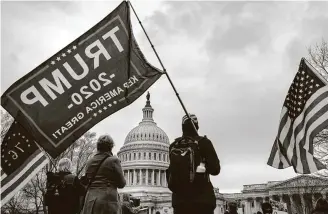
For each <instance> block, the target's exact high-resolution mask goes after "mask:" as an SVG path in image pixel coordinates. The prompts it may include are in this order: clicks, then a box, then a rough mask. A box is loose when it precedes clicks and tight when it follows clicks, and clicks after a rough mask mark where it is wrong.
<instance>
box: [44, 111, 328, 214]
mask: <svg viewBox="0 0 328 214" xmlns="http://www.w3.org/2000/svg"><path fill="white" fill-rule="evenodd" d="M198 129H199V124H198V119H197V117H196V116H195V115H193V114H191V115H188V116H187V115H186V116H184V117H183V118H182V136H181V137H179V138H177V139H175V141H174V142H173V143H172V144H171V145H170V147H169V154H170V155H169V157H170V165H169V168H168V169H167V171H166V179H167V183H168V188H169V189H170V190H171V191H172V207H173V210H174V214H213V213H214V209H215V207H216V197H215V193H214V189H213V186H212V183H211V181H210V177H209V175H218V174H219V173H220V170H221V166H220V161H219V158H218V156H217V153H216V151H215V149H214V147H213V144H212V142H211V141H210V140H209V139H208V138H207V137H206V136H199V135H198ZM113 147H114V141H113V139H112V138H111V137H110V136H109V135H103V136H100V137H99V139H98V141H97V153H96V154H95V155H94V156H93V157H92V158H91V159H90V160H88V163H87V165H86V172H85V175H84V176H83V177H82V178H81V179H79V178H78V177H77V176H75V175H73V174H72V173H71V168H72V163H71V161H70V159H67V158H63V159H61V160H60V161H59V163H58V171H59V172H57V173H52V172H49V173H48V174H47V192H46V195H45V202H46V205H47V207H48V213H49V214H78V213H81V214H121V213H122V214H132V213H139V211H140V210H141V209H140V208H141V207H140V204H137V205H136V204H134V203H133V201H132V200H131V196H130V195H128V194H123V197H122V199H121V198H120V196H119V194H118V188H124V187H125V185H126V181H125V178H124V175H123V171H122V167H121V162H120V160H119V159H118V157H117V156H114V155H113V153H112V149H113ZM327 204H328V203H327V201H326V200H325V199H322V198H321V199H319V200H318V201H317V204H316V207H315V209H314V211H313V214H328V208H327V207H328V205H327ZM237 209H238V206H237V203H229V205H228V210H227V211H226V212H225V214H237ZM272 213H273V210H272V206H271V204H270V203H269V201H265V202H264V203H263V204H262V212H258V213H257V214H272Z"/></svg>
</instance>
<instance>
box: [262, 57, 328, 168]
mask: <svg viewBox="0 0 328 214" xmlns="http://www.w3.org/2000/svg"><path fill="white" fill-rule="evenodd" d="M327 127H328V85H327V80H325V79H324V78H323V77H322V76H321V75H320V74H319V73H318V72H317V71H316V70H315V69H314V68H313V67H312V66H311V65H310V63H308V62H307V61H306V60H305V59H304V58H302V60H301V62H300V66H299V70H298V72H297V74H296V76H295V78H294V80H293V83H292V84H291V86H290V88H289V90H288V94H287V96H286V99H285V101H284V104H283V107H282V111H281V115H280V123H279V129H278V135H277V137H276V139H275V142H274V144H273V147H272V150H271V154H270V157H269V159H268V162H267V164H268V165H269V166H272V167H274V168H277V169H284V168H287V167H290V166H293V168H294V171H295V172H296V173H300V174H311V173H314V172H317V171H319V170H321V169H326V168H327V167H326V166H325V165H324V164H323V163H322V162H320V161H319V160H318V159H317V158H315V157H314V153H313V139H314V137H315V136H316V135H317V134H318V133H319V132H321V131H322V130H323V129H325V128H327Z"/></svg>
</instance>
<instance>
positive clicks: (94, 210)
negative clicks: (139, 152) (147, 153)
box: [81, 153, 126, 214]
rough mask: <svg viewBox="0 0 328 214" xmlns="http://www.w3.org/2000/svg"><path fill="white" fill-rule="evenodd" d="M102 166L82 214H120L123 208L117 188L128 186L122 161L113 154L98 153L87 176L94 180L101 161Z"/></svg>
mask: <svg viewBox="0 0 328 214" xmlns="http://www.w3.org/2000/svg"><path fill="white" fill-rule="evenodd" d="M106 155H108V156H109V157H108V158H107V159H106V160H105V161H104V162H103V163H102V164H101V166H100V168H99V170H98V172H97V174H96V176H95V178H94V180H93V182H92V184H91V185H90V187H89V189H88V191H87V194H86V197H85V201H84V207H83V210H82V212H81V214H120V213H121V206H120V201H119V196H118V192H117V188H123V187H124V186H125V184H126V182H125V179H124V176H123V171H122V167H121V163H120V160H119V159H118V158H117V157H114V156H113V155H112V154H111V153H97V154H96V155H95V156H94V157H93V158H92V159H90V161H89V162H88V164H87V167H86V176H87V177H88V178H92V175H93V174H94V173H95V171H96V170H97V167H98V165H99V163H100V162H101V160H103V158H104V157H105V156H106Z"/></svg>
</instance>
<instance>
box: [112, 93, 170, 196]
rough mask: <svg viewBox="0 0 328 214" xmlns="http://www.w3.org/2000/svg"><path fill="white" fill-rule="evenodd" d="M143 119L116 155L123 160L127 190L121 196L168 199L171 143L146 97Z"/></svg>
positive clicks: (122, 191)
mask: <svg viewBox="0 0 328 214" xmlns="http://www.w3.org/2000/svg"><path fill="white" fill-rule="evenodd" d="M142 113H143V118H142V120H141V122H140V123H139V125H138V126H136V127H135V128H133V129H132V130H131V131H130V132H129V133H128V135H127V136H126V138H125V141H124V144H123V146H122V147H121V148H120V151H119V152H118V153H117V155H118V157H119V158H120V160H121V164H122V169H123V173H124V177H125V180H126V183H127V184H126V186H125V188H123V189H122V190H120V192H121V193H130V194H133V195H134V196H137V197H141V198H142V197H146V196H147V197H148V196H149V195H152V196H168V195H170V194H171V192H170V191H169V189H168V188H167V183H166V175H165V171H166V169H167V168H168V166H169V154H168V153H169V146H170V141H169V138H168V136H167V135H166V133H165V132H164V131H163V130H162V129H161V128H160V127H158V126H157V124H156V123H155V121H154V119H153V113H154V109H153V108H152V106H151V104H150V94H149V93H148V94H147V101H146V105H145V107H144V108H143V109H142Z"/></svg>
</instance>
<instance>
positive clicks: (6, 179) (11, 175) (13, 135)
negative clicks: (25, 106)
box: [1, 121, 48, 206]
mask: <svg viewBox="0 0 328 214" xmlns="http://www.w3.org/2000/svg"><path fill="white" fill-rule="evenodd" d="M47 163H48V159H47V158H46V156H45V155H44V153H43V152H42V151H41V150H40V149H39V147H38V146H37V144H36V143H35V142H34V140H33V137H32V136H30V134H29V133H28V132H26V131H25V129H24V128H23V127H22V126H21V125H19V123H17V122H16V121H14V122H13V123H12V124H11V127H10V128H9V130H8V132H7V133H6V135H5V137H4V140H3V142H2V143H1V206H3V205H4V204H6V203H7V202H8V201H9V200H10V199H11V198H12V197H13V196H14V195H15V194H16V193H17V192H18V191H19V190H20V189H22V188H23V187H24V186H25V185H26V184H27V183H28V182H29V181H30V180H31V179H32V178H33V177H34V176H35V175H36V174H37V173H38V172H39V171H40V170H41V169H42V168H43V167H44V166H45V165H46V164H47Z"/></svg>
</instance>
